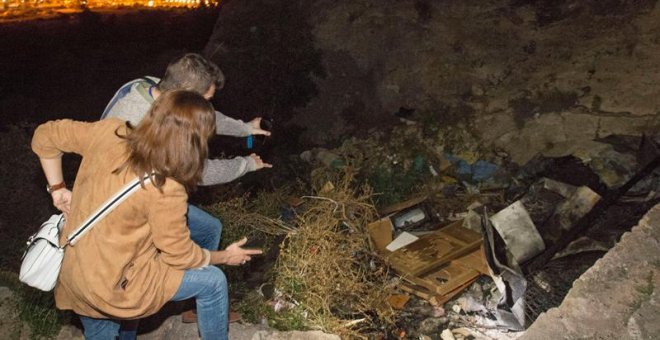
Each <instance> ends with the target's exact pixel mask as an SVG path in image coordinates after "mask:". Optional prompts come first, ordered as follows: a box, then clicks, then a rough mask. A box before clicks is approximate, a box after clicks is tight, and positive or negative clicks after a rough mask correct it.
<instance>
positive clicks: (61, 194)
mask: <svg viewBox="0 0 660 340" xmlns="http://www.w3.org/2000/svg"><path fill="white" fill-rule="evenodd" d="M50 195H51V196H52V197H53V205H54V206H55V208H57V209H59V210H60V211H61V212H63V213H64V218H67V217H68V216H69V212H70V211H71V190H69V189H67V188H63V189H59V190H55V191H53V193H52V194H50Z"/></svg>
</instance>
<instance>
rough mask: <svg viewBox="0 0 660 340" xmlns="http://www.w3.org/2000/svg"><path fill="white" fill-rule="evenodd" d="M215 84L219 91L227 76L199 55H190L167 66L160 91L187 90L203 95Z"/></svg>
mask: <svg viewBox="0 0 660 340" xmlns="http://www.w3.org/2000/svg"><path fill="white" fill-rule="evenodd" d="M213 84H214V85H215V86H216V89H218V90H219V89H221V88H222V87H223V86H224V85H225V75H224V74H223V73H222V71H220V68H219V67H218V66H217V65H216V64H214V63H213V62H211V61H208V60H206V59H205V58H204V57H202V56H201V55H199V54H196V53H188V54H186V55H184V56H183V57H181V58H179V59H176V60H174V61H173V62H171V63H170V64H169V65H168V66H167V70H165V75H164V76H163V78H162V79H161V80H160V82H159V83H158V89H159V90H161V91H168V90H187V91H193V92H197V93H199V94H202V95H203V94H205V93H206V92H207V91H208V89H209V88H210V87H211V85H213Z"/></svg>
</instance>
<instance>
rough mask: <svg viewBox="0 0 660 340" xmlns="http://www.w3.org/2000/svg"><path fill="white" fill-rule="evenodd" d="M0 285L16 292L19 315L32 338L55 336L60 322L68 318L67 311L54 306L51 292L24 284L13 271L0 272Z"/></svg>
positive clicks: (64, 321) (60, 324)
mask: <svg viewBox="0 0 660 340" xmlns="http://www.w3.org/2000/svg"><path fill="white" fill-rule="evenodd" d="M0 286H5V287H8V288H9V289H11V290H12V291H14V292H15V293H16V295H17V297H18V313H19V317H20V319H21V321H22V322H24V323H26V324H27V325H28V326H29V327H30V330H31V333H30V338H32V339H42V338H53V337H55V336H56V335H57V333H58V332H59V330H60V328H61V327H62V324H64V323H66V322H68V320H69V319H70V316H69V314H68V313H66V312H61V311H58V310H57V309H56V308H55V301H54V299H53V293H52V292H42V291H39V290H36V289H34V288H30V287H28V286H25V285H24V284H22V283H21V282H20V281H18V277H17V275H16V274H14V273H11V272H6V271H2V272H0Z"/></svg>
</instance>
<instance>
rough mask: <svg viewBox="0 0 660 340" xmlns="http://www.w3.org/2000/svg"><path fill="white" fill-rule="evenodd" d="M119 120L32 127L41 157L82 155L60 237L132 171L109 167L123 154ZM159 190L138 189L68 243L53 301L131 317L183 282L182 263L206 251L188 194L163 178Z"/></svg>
mask: <svg viewBox="0 0 660 340" xmlns="http://www.w3.org/2000/svg"><path fill="white" fill-rule="evenodd" d="M115 131H119V133H120V134H125V133H126V127H125V125H124V122H123V121H121V120H118V119H106V120H102V121H99V122H95V123H83V122H75V121H71V120H59V121H51V122H48V123H45V124H43V125H41V126H39V127H38V128H37V130H36V131H35V133H34V138H33V140H32V149H33V150H34V152H35V153H36V154H37V155H39V157H40V158H56V157H59V156H60V155H61V154H62V152H74V153H77V154H80V155H82V163H81V164H80V169H79V170H78V175H77V177H76V182H75V184H74V186H73V195H72V201H71V214H70V216H69V219H68V220H67V222H66V225H65V226H64V230H63V232H62V235H61V238H60V241H61V242H64V240H65V238H66V236H67V235H68V234H69V233H70V232H71V231H73V230H74V229H76V228H77V227H78V226H79V225H80V224H81V223H82V222H83V220H85V219H86V218H87V217H89V215H90V214H92V213H93V212H94V211H95V210H96V209H97V208H98V207H99V206H100V205H101V204H103V202H105V200H106V199H108V198H109V197H110V196H111V195H113V194H115V193H116V192H117V191H118V190H119V189H120V188H121V187H122V186H123V185H125V184H126V183H127V182H129V181H131V180H133V179H134V178H135V175H134V174H132V173H129V172H128V171H124V172H122V173H120V174H112V171H113V170H114V169H117V168H118V167H119V166H120V165H121V164H123V162H124V160H125V159H126V144H125V142H124V141H123V140H122V139H120V138H119V137H117V136H116V135H115ZM162 190H163V192H162V193H161V192H160V191H158V190H157V189H155V188H154V186H153V185H152V184H147V185H146V186H145V188H142V189H140V190H138V191H137V192H136V193H134V194H133V195H132V196H131V197H129V198H128V199H127V200H126V201H124V202H123V203H121V204H120V205H119V206H118V207H117V208H116V209H115V210H114V211H112V212H111V213H110V214H108V215H107V216H106V217H105V218H104V219H103V220H102V221H100V222H99V223H97V224H96V225H95V226H94V227H93V228H92V229H91V230H90V231H89V232H88V233H87V234H85V235H84V236H82V237H81V238H80V240H79V241H78V242H77V243H76V245H75V246H69V247H67V248H66V251H65V254H64V262H63V263H62V270H61V272H60V277H59V281H58V284H57V286H56V287H55V301H56V304H57V307H58V308H60V309H72V310H73V311H74V312H76V313H78V314H80V315H85V316H89V317H94V318H117V319H133V318H140V317H144V316H147V315H151V314H154V313H156V312H157V311H158V310H159V309H160V308H161V307H162V306H163V305H164V304H165V303H166V302H167V301H169V300H170V299H171V298H172V297H173V296H174V294H175V293H176V291H177V289H178V288H179V286H180V284H181V280H182V278H183V271H184V270H186V269H191V268H197V267H201V266H204V265H206V264H208V263H209V253H208V251H205V250H202V249H201V248H200V247H199V246H197V245H196V244H195V243H194V242H192V241H191V240H190V232H189V230H188V227H187V225H186V211H187V208H188V204H187V201H188V195H187V193H186V190H185V188H184V187H183V186H182V185H181V184H179V183H177V182H175V181H174V180H171V179H168V180H167V181H166V183H165V185H164V186H163V187H162Z"/></svg>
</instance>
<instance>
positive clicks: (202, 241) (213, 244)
mask: <svg viewBox="0 0 660 340" xmlns="http://www.w3.org/2000/svg"><path fill="white" fill-rule="evenodd" d="M188 228H190V239H191V240H193V242H195V243H197V245H198V246H200V247H202V248H204V249H208V250H211V251H214V250H218V247H219V246H220V234H222V223H220V220H219V219H217V218H215V217H214V216H212V215H211V214H209V213H207V212H206V211H204V210H202V209H200V208H197V207H196V206H194V205H192V204H188Z"/></svg>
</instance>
